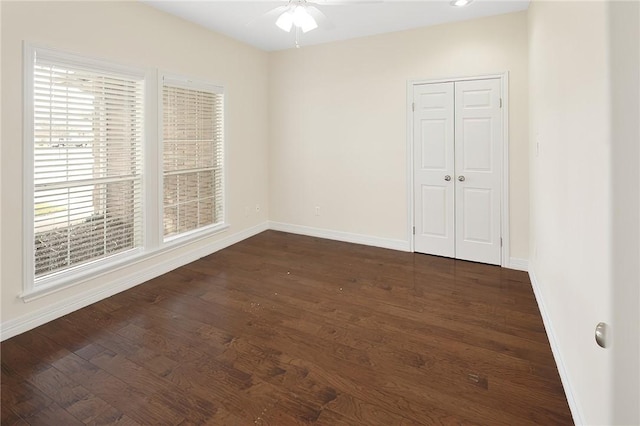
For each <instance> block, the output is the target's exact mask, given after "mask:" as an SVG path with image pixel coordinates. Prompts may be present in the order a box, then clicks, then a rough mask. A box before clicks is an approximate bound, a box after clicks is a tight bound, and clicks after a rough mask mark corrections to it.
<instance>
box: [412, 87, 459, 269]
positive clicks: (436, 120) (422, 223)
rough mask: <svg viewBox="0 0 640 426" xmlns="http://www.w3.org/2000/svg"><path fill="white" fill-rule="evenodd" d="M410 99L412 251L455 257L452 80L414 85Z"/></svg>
mask: <svg viewBox="0 0 640 426" xmlns="http://www.w3.org/2000/svg"><path fill="white" fill-rule="evenodd" d="M413 99H414V115H413V147H414V156H413V158H414V206H415V207H414V217H415V220H414V224H415V231H414V232H415V237H414V244H415V251H416V252H419V253H428V254H435V255H439V256H447V257H455V235H454V231H455V224H454V182H455V181H454V139H453V138H454V119H453V118H454V110H453V102H454V83H441V84H422V85H416V86H414V93H413ZM447 177H448V178H447ZM447 179H449V180H447Z"/></svg>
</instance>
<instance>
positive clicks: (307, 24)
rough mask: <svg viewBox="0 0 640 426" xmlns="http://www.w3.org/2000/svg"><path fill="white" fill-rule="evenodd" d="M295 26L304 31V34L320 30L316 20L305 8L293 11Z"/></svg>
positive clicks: (301, 7)
mask: <svg viewBox="0 0 640 426" xmlns="http://www.w3.org/2000/svg"><path fill="white" fill-rule="evenodd" d="M293 24H294V25H295V26H296V27H298V28H300V29H302V32H303V33H306V32H307V31H311V30H314V29H316V28H318V24H317V23H316V20H315V19H313V16H311V15H310V14H309V12H308V11H307V9H306V8H305V7H304V6H298V7H296V8H295V9H294V11H293Z"/></svg>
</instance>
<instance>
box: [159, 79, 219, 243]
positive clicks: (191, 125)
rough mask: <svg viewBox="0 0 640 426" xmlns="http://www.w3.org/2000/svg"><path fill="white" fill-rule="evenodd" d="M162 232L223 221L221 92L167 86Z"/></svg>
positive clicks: (172, 231)
mask: <svg viewBox="0 0 640 426" xmlns="http://www.w3.org/2000/svg"><path fill="white" fill-rule="evenodd" d="M162 98H163V172H164V173H163V177H164V196H163V199H164V220H163V223H164V235H165V237H169V236H174V235H179V234H181V233H184V232H188V231H192V230H194V229H198V228H202V227H204V226H208V225H213V224H217V223H221V222H222V221H223V217H222V215H223V211H224V209H223V200H222V198H223V181H222V176H223V169H222V166H223V164H222V163H223V128H222V126H223V113H222V109H223V95H222V94H220V93H212V92H207V91H206V90H199V89H196V88H193V89H189V88H184V87H182V86H180V87H174V86H172V85H170V84H167V83H165V85H164V89H163V96H162Z"/></svg>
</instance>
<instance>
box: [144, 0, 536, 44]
mask: <svg viewBox="0 0 640 426" xmlns="http://www.w3.org/2000/svg"><path fill="white" fill-rule="evenodd" d="M142 1H143V2H144V3H146V4H148V5H150V6H153V7H155V8H157V9H160V10H164V11H165V12H168V13H170V14H172V15H176V16H179V17H181V18H183V19H186V20H188V21H191V22H195V23H196V24H199V25H202V26H204V27H206V28H209V29H211V30H213V31H215V32H218V33H221V34H224V35H227V36H229V37H231V38H234V39H236V40H239V41H242V42H245V43H247V44H250V45H252V46H255V47H257V48H259V49H262V50H266V51H274V50H282V49H289V48H292V47H294V46H295V34H294V33H295V31H291V33H286V32H284V31H282V30H281V29H279V28H278V27H276V26H275V20H276V17H265V16H263V15H264V14H265V13H266V12H268V11H269V10H271V9H273V8H275V7H278V6H282V5H285V4H287V0H283V1H270V0H261V1H244V0H235V1H184V0H178V1H175V0H174V1H172V0H169V1H167V0H142ZM309 1H311V0H309ZM325 1H327V0H317V1H314V2H313V5H314V6H316V7H317V8H318V9H320V10H321V11H322V12H323V13H324V14H325V15H326V16H327V18H328V19H329V20H330V22H331V23H332V24H333V26H334V28H326V26H324V25H322V24H320V27H319V28H318V29H315V30H313V31H309V32H308V33H306V34H302V33H300V36H299V43H300V45H301V46H309V45H314V44H321V43H328V42H331V41H337V40H347V39H351V38H356V37H364V36H369V35H375V34H383V33H389V32H394V31H402V30H408V29H411V28H420V27H426V26H429V25H437V24H443V23H447V22H454V21H463V20H467V19H474V18H480V17H484V16H491V15H500V14H503V13H510V12H517V11H521V10H526V9H527V8H528V6H529V0H475V1H474V2H472V3H471V4H470V5H468V6H466V7H463V8H456V7H452V6H451V5H450V4H449V3H450V0H423V1H400V0H386V1H377V2H359V1H358V0H350V1H349V0H346V1H344V3H346V4H340V5H330V4H323V2H325ZM252 21H253V22H252ZM247 24H250V25H247Z"/></svg>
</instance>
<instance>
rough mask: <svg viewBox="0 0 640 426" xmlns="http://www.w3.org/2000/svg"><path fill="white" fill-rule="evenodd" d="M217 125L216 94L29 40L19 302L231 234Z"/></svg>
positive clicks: (219, 98) (220, 110) (220, 120)
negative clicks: (227, 231)
mask: <svg viewBox="0 0 640 426" xmlns="http://www.w3.org/2000/svg"><path fill="white" fill-rule="evenodd" d="M159 83H160V84H159ZM150 92H151V93H150ZM156 107H157V112H158V113H159V114H156V113H155V112H156ZM223 126H224V90H223V88H222V87H218V86H213V85H209V84H206V83H196V82H194V81H191V80H187V79H182V78H177V77H169V76H162V75H161V74H160V73H158V72H157V71H155V70H146V71H141V70H135V69H131V68H128V67H122V66H120V65H117V64H112V63H109V62H104V61H100V60H94V59H88V58H84V57H81V56H77V55H72V54H66V53H62V52H58V51H55V50H51V49H46V48H41V47H34V46H30V45H26V46H25V126H24V128H25V140H24V143H25V149H24V152H25V155H24V158H25V160H24V161H25V163H24V170H25V176H24V194H25V196H24V211H25V222H24V223H25V244H24V250H25V259H26V260H25V278H24V283H25V284H24V290H25V292H24V293H23V295H22V297H23V299H24V300H30V299H33V298H36V297H39V296H40V295H42V294H46V293H48V292H50V291H53V290H55V289H57V288H60V287H63V286H67V285H72V284H75V283H79V282H84V281H87V280H89V279H92V278H93V277H95V276H96V275H98V274H101V273H104V272H107V271H111V270H113V269H114V268H119V267H122V266H126V265H131V264H132V263H133V262H136V261H139V260H142V259H146V258H148V257H152V256H155V255H157V254H160V253H162V252H163V250H165V249H167V250H171V249H172V248H174V247H176V246H178V245H181V244H187V243H188V242H190V241H194V240H195V239H197V238H203V237H207V236H210V235H212V234H213V233H215V232H219V231H222V230H225V229H227V228H228V226H227V225H226V224H225V223H224V212H225V209H224V128H223ZM145 129H147V130H150V131H149V132H148V133H146V135H147V136H149V135H152V136H153V135H155V134H156V133H155V131H153V129H158V131H159V135H158V139H160V141H158V140H156V139H155V138H152V139H148V140H145Z"/></svg>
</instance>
